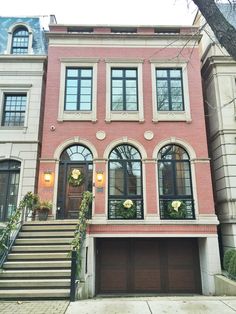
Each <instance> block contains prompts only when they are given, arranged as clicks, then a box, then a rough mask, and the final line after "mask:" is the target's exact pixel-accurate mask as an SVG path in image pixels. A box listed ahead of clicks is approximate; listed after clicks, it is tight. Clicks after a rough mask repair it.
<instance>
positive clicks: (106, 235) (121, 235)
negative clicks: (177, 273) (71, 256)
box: [89, 231, 217, 238]
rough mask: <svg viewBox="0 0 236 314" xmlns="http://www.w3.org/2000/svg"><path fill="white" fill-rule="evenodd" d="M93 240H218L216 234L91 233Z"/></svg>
mask: <svg viewBox="0 0 236 314" xmlns="http://www.w3.org/2000/svg"><path fill="white" fill-rule="evenodd" d="M89 236H90V237H92V238H216V237H217V234H214V233H204V234H202V233H185V234H183V233H171V234H170V233H130V232H128V231H127V233H90V234H89Z"/></svg>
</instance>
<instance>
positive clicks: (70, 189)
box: [64, 164, 87, 219]
mask: <svg viewBox="0 0 236 314" xmlns="http://www.w3.org/2000/svg"><path fill="white" fill-rule="evenodd" d="M73 169H79V170H80V172H82V173H83V174H84V176H85V178H84V180H83V182H82V184H81V185H80V186H73V185H70V184H69V183H68V181H67V182H66V193H65V213H64V215H65V218H69V219H70V218H72V219H73V218H78V211H79V207H80V204H81V201H82V197H83V192H84V191H86V190H87V182H86V173H87V169H86V165H80V164H78V165H76V164H73V165H70V164H69V165H68V167H67V174H66V178H68V176H69V175H70V173H71V172H72V170H73Z"/></svg>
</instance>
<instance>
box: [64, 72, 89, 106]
mask: <svg viewBox="0 0 236 314" xmlns="http://www.w3.org/2000/svg"><path fill="white" fill-rule="evenodd" d="M92 76H93V69H92V68H67V69H66V91H65V110H66V111H91V110H92V80H93V77H92Z"/></svg>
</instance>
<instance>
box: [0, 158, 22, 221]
mask: <svg viewBox="0 0 236 314" xmlns="http://www.w3.org/2000/svg"><path fill="white" fill-rule="evenodd" d="M20 165H21V164H20V162H19V161H16V160H4V161H1V162H0V221H6V220H7V219H8V218H9V217H10V216H11V214H12V213H13V212H14V211H15V210H16V207H17V198H18V189H19V181H20Z"/></svg>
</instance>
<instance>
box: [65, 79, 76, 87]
mask: <svg viewBox="0 0 236 314" xmlns="http://www.w3.org/2000/svg"><path fill="white" fill-rule="evenodd" d="M66 84H67V87H76V86H77V84H78V81H77V80H68V79H67V80H66Z"/></svg>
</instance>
